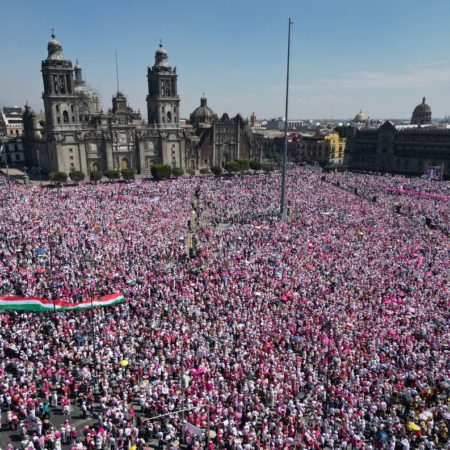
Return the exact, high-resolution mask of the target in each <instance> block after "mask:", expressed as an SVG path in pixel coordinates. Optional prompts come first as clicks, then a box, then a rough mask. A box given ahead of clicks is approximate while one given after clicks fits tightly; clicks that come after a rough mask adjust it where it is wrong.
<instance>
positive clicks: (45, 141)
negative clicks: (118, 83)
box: [23, 34, 260, 174]
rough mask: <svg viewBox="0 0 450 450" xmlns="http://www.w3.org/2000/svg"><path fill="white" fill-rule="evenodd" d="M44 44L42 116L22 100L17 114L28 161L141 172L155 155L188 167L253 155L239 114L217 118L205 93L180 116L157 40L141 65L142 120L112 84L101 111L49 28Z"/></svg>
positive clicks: (173, 77)
mask: <svg viewBox="0 0 450 450" xmlns="http://www.w3.org/2000/svg"><path fill="white" fill-rule="evenodd" d="M47 50H48V56H47V58H46V59H45V60H44V61H42V65H41V71H42V78H43V83H44V91H43V95H42V99H43V102H44V112H45V117H44V118H43V117H42V116H38V115H36V114H35V113H34V112H33V111H32V110H31V108H30V107H29V106H28V105H27V106H26V107H25V112H24V114H23V126H24V136H23V145H24V152H25V157H26V162H27V165H28V166H30V167H39V169H40V170H41V169H42V171H43V172H47V173H49V172H53V171H62V172H66V173H70V172H72V171H75V170H76V171H78V170H80V171H82V172H84V173H85V174H90V173H91V172H95V171H99V172H102V173H104V172H105V171H106V170H109V169H113V170H122V169H127V168H133V169H135V170H136V172H137V173H141V174H144V173H149V172H150V167H151V166H152V165H153V164H154V163H163V164H167V165H170V166H171V167H181V168H190V169H194V170H195V169H200V168H202V167H210V166H213V165H223V164H224V163H225V162H226V161H228V160H230V159H235V158H254V159H260V152H258V150H257V147H256V145H255V143H254V141H253V138H252V133H251V130H250V127H249V126H248V124H247V123H246V122H245V121H244V120H243V119H242V117H241V116H239V115H238V116H236V117H235V118H232V119H230V118H228V116H227V115H226V114H224V115H223V116H222V118H221V119H218V117H217V116H216V115H215V113H214V112H213V111H212V110H211V109H210V108H209V107H208V106H207V105H206V98H204V97H203V98H202V99H201V105H200V107H199V108H197V109H196V110H195V111H194V112H193V113H192V114H191V117H190V119H191V121H192V122H191V123H190V124H187V125H185V124H182V122H181V121H180V96H179V94H178V88H177V77H178V75H177V72H176V69H175V68H172V67H171V65H170V64H169V59H168V55H167V52H166V50H165V49H164V48H163V46H162V44H160V46H159V48H158V49H157V51H156V53H155V63H154V65H153V66H152V67H149V68H148V73H147V87H148V91H147V92H148V94H147V98H146V100H147V119H148V120H147V122H145V121H144V120H143V118H142V117H141V115H140V113H139V112H136V111H134V110H133V109H132V108H131V107H130V106H129V105H128V103H127V99H126V97H125V96H124V95H123V94H122V93H121V92H119V91H118V92H117V93H116V94H115V95H114V96H113V98H112V109H111V110H109V111H108V112H107V113H105V112H103V111H102V109H101V107H100V103H99V98H98V96H97V94H96V93H95V92H94V91H93V90H92V89H91V88H90V87H89V86H88V85H87V83H86V82H85V81H84V79H83V74H82V68H81V66H80V65H79V64H78V61H77V63H76V64H75V66H72V62H71V61H70V60H69V59H67V58H66V57H65V56H64V54H63V49H62V46H61V44H60V42H59V41H58V40H57V39H56V37H55V35H54V34H52V36H51V39H50V41H49V42H48V46H47Z"/></svg>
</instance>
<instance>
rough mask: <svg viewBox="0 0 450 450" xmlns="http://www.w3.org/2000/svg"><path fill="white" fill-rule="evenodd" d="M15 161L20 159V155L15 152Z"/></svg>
mask: <svg viewBox="0 0 450 450" xmlns="http://www.w3.org/2000/svg"><path fill="white" fill-rule="evenodd" d="M16 161H20V155H19V154H18V153H16Z"/></svg>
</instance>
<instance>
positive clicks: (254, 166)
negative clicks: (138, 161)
mask: <svg viewBox="0 0 450 450" xmlns="http://www.w3.org/2000/svg"><path fill="white" fill-rule="evenodd" d="M274 168H275V167H274V166H273V165H272V164H262V163H260V162H259V161H249V160H248V159H234V160H233V161H227V162H226V163H225V164H224V167H223V169H225V170H226V171H227V172H228V173H239V172H246V171H248V170H253V171H260V170H263V171H264V172H270V171H272V170H274ZM223 169H222V167H221V166H213V167H211V169H209V168H207V167H204V168H202V169H200V173H201V174H209V173H213V174H214V175H216V176H220V175H222V173H223ZM150 171H151V174H152V176H153V178H154V179H155V180H163V179H165V178H170V177H175V178H177V177H180V176H182V175H184V170H183V169H181V168H180V167H174V168H172V167H170V166H168V165H166V164H153V165H152V167H151V169H150ZM186 172H187V173H188V174H189V175H194V174H195V171H194V170H193V169H187V170H186ZM121 175H122V178H123V179H124V180H134V178H135V176H136V171H135V170H134V169H122V170H120V171H119V170H107V171H106V172H105V173H104V174H102V173H101V172H98V171H97V172H91V173H90V175H89V179H90V180H91V181H94V182H97V181H100V180H101V179H102V177H103V176H105V177H106V178H108V180H119V179H120V176H121ZM68 178H70V179H71V180H72V181H73V182H74V183H78V182H80V181H83V180H84V179H85V178H86V176H85V174H84V173H83V172H82V171H81V170H74V171H73V172H70V173H69V175H67V174H66V173H65V172H51V173H50V181H52V182H54V183H65V182H66V181H67V179H68Z"/></svg>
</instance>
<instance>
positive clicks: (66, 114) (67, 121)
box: [63, 111, 69, 123]
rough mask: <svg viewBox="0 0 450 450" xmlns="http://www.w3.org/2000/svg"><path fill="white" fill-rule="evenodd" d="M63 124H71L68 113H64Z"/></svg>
mask: <svg viewBox="0 0 450 450" xmlns="http://www.w3.org/2000/svg"><path fill="white" fill-rule="evenodd" d="M63 122H64V123H69V113H68V112H67V111H64V112H63Z"/></svg>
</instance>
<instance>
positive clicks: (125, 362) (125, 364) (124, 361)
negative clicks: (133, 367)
mask: <svg viewBox="0 0 450 450" xmlns="http://www.w3.org/2000/svg"><path fill="white" fill-rule="evenodd" d="M120 365H121V366H122V367H127V366H128V361H127V360H126V359H124V360H122V361H120Z"/></svg>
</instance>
